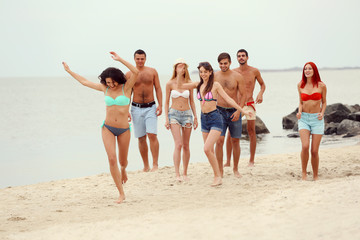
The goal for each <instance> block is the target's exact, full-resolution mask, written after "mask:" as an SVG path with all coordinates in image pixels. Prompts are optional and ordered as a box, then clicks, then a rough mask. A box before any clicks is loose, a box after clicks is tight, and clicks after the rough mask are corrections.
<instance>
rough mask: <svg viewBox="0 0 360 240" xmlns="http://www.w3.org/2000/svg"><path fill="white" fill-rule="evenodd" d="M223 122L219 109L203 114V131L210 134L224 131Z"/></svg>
mask: <svg viewBox="0 0 360 240" xmlns="http://www.w3.org/2000/svg"><path fill="white" fill-rule="evenodd" d="M222 127H223V122H222V117H221V115H220V113H219V111H218V110H217V109H215V110H214V111H211V112H208V113H203V112H201V131H202V132H205V133H208V132H210V130H217V131H220V132H221V131H222Z"/></svg>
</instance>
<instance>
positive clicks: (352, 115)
mask: <svg viewBox="0 0 360 240" xmlns="http://www.w3.org/2000/svg"><path fill="white" fill-rule="evenodd" d="M348 117H349V119H350V120H354V121H358V122H360V112H353V113H350V114H349V116H348Z"/></svg>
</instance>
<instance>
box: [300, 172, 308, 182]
mask: <svg viewBox="0 0 360 240" xmlns="http://www.w3.org/2000/svg"><path fill="white" fill-rule="evenodd" d="M306 177H307V176H306V173H303V174H302V177H301V180H304V181H306Z"/></svg>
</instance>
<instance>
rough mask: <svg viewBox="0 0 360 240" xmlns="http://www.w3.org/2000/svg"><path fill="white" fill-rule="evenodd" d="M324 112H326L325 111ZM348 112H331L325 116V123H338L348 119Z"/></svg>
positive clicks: (342, 110) (340, 110)
mask: <svg viewBox="0 0 360 240" xmlns="http://www.w3.org/2000/svg"><path fill="white" fill-rule="evenodd" d="M325 112H326V111H325ZM349 113H350V110H349V111H345V110H344V109H339V110H336V111H332V112H330V113H327V114H325V116H324V119H325V122H327V123H331V122H334V123H340V122H341V121H342V120H344V119H348V116H349Z"/></svg>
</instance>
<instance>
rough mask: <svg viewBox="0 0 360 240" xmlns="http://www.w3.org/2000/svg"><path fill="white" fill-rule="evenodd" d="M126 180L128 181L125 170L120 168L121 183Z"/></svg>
mask: <svg viewBox="0 0 360 240" xmlns="http://www.w3.org/2000/svg"><path fill="white" fill-rule="evenodd" d="M127 180H128V177H127V173H126V169H125V168H121V183H122V184H124V183H126V182H127Z"/></svg>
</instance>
